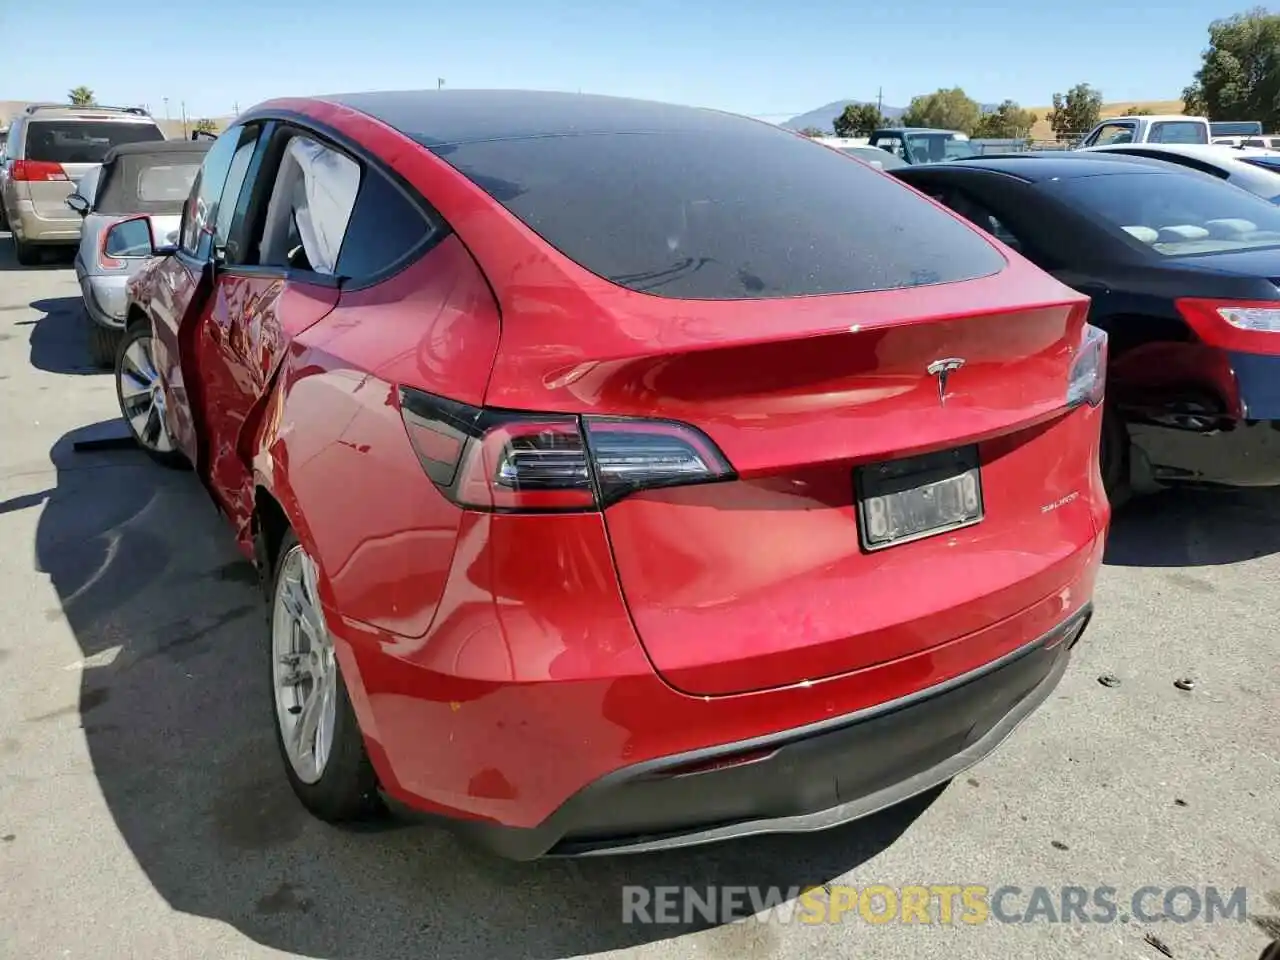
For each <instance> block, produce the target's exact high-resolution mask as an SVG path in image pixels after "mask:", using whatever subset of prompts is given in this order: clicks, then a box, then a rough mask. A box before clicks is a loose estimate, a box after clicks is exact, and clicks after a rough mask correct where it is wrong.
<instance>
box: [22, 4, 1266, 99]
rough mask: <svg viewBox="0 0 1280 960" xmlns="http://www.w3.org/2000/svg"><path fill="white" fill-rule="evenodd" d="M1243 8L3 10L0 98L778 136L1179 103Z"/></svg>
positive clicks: (878, 6)
mask: <svg viewBox="0 0 1280 960" xmlns="http://www.w3.org/2000/svg"><path fill="white" fill-rule="evenodd" d="M1249 5H1250V3H1249V0H1236V2H1229V0H1171V2H1169V3H1164V4H1152V3H1150V2H1143V3H1138V2H1136V0H1070V2H1068V3H1062V4H1059V3H1050V2H1048V0H1022V2H1012V0H980V2H970V3H968V4H963V5H961V4H957V5H955V6H953V7H951V9H952V10H954V11H955V12H947V7H946V6H944V5H943V3H941V2H940V0H883V2H863V3H859V2H850V0H771V2H766V0H739V2H732V3H731V2H729V0H683V2H681V0H544V2H541V3H529V2H519V0H460V2H459V0H454V2H448V3H441V2H435V3H433V2H430V0H426V2H416V3H409V2H394V0H355V2H353V0H342V2H338V0H312V2H310V3H306V4H303V3H301V2H297V0H295V2H293V3H290V2H289V0H209V2H196V3H175V4H172V5H170V4H164V3H161V4H139V3H131V2H126V3H125V4H123V5H116V6H112V5H111V4H106V5H104V4H103V3H102V0H93V2H90V0H50V2H46V3H39V2H34V3H33V2H25V3H24V2H21V0H0V37H4V38H5V39H4V44H3V54H0V100H36V99H50V100H61V99H63V98H64V97H65V96H66V92H67V90H68V89H70V88H71V87H74V86H77V85H79V84H85V85H86V86H89V87H91V88H92V89H93V90H94V92H95V93H96V95H97V97H98V100H99V101H100V102H103V103H121V104H135V103H148V104H150V105H151V108H152V110H153V112H155V113H157V114H161V113H162V112H163V110H164V98H165V97H168V98H169V110H170V112H171V114H172V116H174V117H175V118H176V117H177V116H178V115H179V104H180V103H181V102H183V101H185V103H186V109H187V113H188V115H189V116H193V117H200V116H221V115H225V114H229V113H231V112H232V108H233V105H235V104H237V103H238V104H239V106H240V109H242V110H243V109H247V108H248V107H249V106H251V105H252V104H254V103H256V102H258V101H260V100H264V99H267V98H269V97H273V96H280V95H288V94H315V93H338V92H347V91H355V90H373V89H398V88H415V89H416V88H423V87H434V86H435V85H436V79H437V78H438V77H442V78H444V79H445V83H446V86H449V87H523V88H534V89H548V90H578V89H581V90H583V91H584V92H593V93H606V94H617V95H624V96H636V97H645V98H651V99H659V100H669V101H672V102H676V103H688V104H697V105H702V106H710V107H718V108H721V109H725V110H732V111H735V112H739V113H746V114H751V115H754V116H760V117H763V118H765V119H770V120H775V121H779V122H780V121H782V120H785V119H787V118H788V117H790V116H792V115H794V114H796V113H800V112H804V111H807V110H811V109H814V108H815V107H819V106H822V105H823V104H826V103H828V102H830V101H832V100H838V99H844V98H857V99H869V100H874V99H875V96H876V92H877V89H879V88H881V87H883V89H884V102H885V103H887V104H892V105H894V106H905V105H906V103H907V102H908V101H909V100H910V98H911V97H912V96H913V95H915V94H919V93H925V92H929V91H932V90H934V89H937V88H938V87H940V86H952V85H956V84H958V85H960V86H962V87H964V89H965V90H966V92H967V93H968V94H969V95H970V96H971V97H973V98H974V99H977V100H979V101H982V102H989V101H998V100H1002V99H1004V98H1005V97H1011V98H1013V99H1015V100H1018V101H1020V102H1021V103H1022V104H1024V105H1027V106H1031V105H1035V104H1046V103H1048V102H1049V101H1050V99H1051V96H1052V94H1053V92H1054V91H1055V90H1065V89H1066V88H1067V87H1069V86H1071V85H1072V84H1074V83H1076V82H1078V81H1082V80H1083V81H1088V82H1089V83H1092V84H1093V85H1094V86H1095V87H1098V88H1099V89H1101V90H1102V92H1103V94H1104V96H1105V98H1106V100H1107V101H1108V102H1111V101H1117V100H1138V99H1164V98H1173V97H1177V96H1178V94H1179V93H1180V92H1181V90H1182V88H1183V87H1184V86H1185V85H1186V84H1187V83H1188V82H1189V81H1190V79H1191V75H1192V73H1193V72H1194V71H1195V69H1196V68H1197V66H1198V63H1199V56H1200V52H1201V50H1202V49H1203V48H1204V46H1205V44H1206V42H1207V38H1208V34H1207V27H1208V24H1209V21H1211V20H1212V19H1214V18H1216V17H1221V16H1226V15H1229V14H1231V13H1234V12H1236V11H1238V10H1241V9H1244V8H1246V7H1248V6H1249Z"/></svg>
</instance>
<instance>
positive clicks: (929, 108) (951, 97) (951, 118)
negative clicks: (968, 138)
mask: <svg viewBox="0 0 1280 960" xmlns="http://www.w3.org/2000/svg"><path fill="white" fill-rule="evenodd" d="M981 116H982V108H981V107H979V106H978V103H977V101H975V100H970V99H969V97H968V96H967V95H966V94H965V92H964V91H963V90H962V89H960V88H959V87H952V88H951V89H950V90H943V89H939V90H936V91H934V92H933V93H926V94H924V95H922V96H919V97H912V98H911V105H910V106H909V107H907V109H906V112H905V113H903V114H902V125H903V126H905V127H940V128H941V129H944V130H959V131H960V132H961V133H973V131H974V129H975V128H976V127H977V126H978V120H979V118H980V117H981Z"/></svg>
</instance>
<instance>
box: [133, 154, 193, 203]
mask: <svg viewBox="0 0 1280 960" xmlns="http://www.w3.org/2000/svg"><path fill="white" fill-rule="evenodd" d="M199 172H200V164H199V163H198V162H197V163H172V164H163V165H161V164H156V165H155V166H154V167H144V168H143V169H142V170H140V171H138V199H139V200H142V201H144V202H147V203H166V202H172V203H177V204H181V203H182V202H183V201H184V200H186V199H187V195H188V194H190V193H191V184H193V183H195V180H196V174H197V173H199Z"/></svg>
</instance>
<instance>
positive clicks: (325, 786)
mask: <svg viewBox="0 0 1280 960" xmlns="http://www.w3.org/2000/svg"><path fill="white" fill-rule="evenodd" d="M317 582H318V571H317V569H316V564H315V561H314V560H313V559H312V558H311V557H310V556H309V555H308V554H307V552H306V551H305V550H304V549H303V548H302V545H301V544H300V543H299V542H298V538H297V537H296V536H295V535H294V534H293V532H292V531H290V532H288V533H287V534H286V535H285V537H284V542H283V543H282V544H281V545H280V550H279V558H278V559H277V561H276V565H275V577H274V586H273V589H272V591H271V597H272V599H271V624H270V626H271V644H270V653H271V663H270V677H271V694H272V696H271V706H272V713H273V714H274V718H275V720H274V726H275V730H276V741H277V744H278V745H279V747H280V754H281V756H282V757H283V758H284V766H285V773H286V774H287V775H288V777H289V783H290V785H291V786H292V787H293V792H294V794H296V795H297V797H298V799H299V800H300V801H302V805H303V806H305V807H306V808H307V809H308V810H310V811H311V812H312V813H313V814H314V815H315V816H317V817H319V818H320V819H321V820H326V821H328V822H330V823H342V822H345V821H350V820H358V819H363V818H365V817H368V816H370V815H373V814H377V813H381V812H382V811H383V810H384V809H385V807H384V806H383V804H382V800H381V798H380V797H379V796H378V781H377V777H376V776H375V774H374V772H373V766H372V764H370V762H369V755H368V753H367V752H366V751H365V746H364V737H363V736H362V735H361V733H360V727H359V725H358V723H357V722H356V716H355V711H354V710H352V708H351V698H350V696H349V695H348V694H347V687H346V684H345V683H343V681H342V674H341V672H340V671H339V669H338V660H337V657H336V656H335V652H334V645H333V637H332V636H331V635H330V633H329V630H328V627H327V626H326V625H325V618H324V613H323V611H322V609H321V606H320V598H319V590H318V588H317Z"/></svg>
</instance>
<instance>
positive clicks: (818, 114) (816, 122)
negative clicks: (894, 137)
mask: <svg viewBox="0 0 1280 960" xmlns="http://www.w3.org/2000/svg"><path fill="white" fill-rule="evenodd" d="M867 102H868V101H866V100H833V101H832V102H831V103H828V104H827V105H826V106H825V107H818V109H816V110H810V111H809V112H808V113H802V114H800V115H799V116H798V117H792V118H791V119H790V120H788V121H786V122H785V123H783V124H781V126H784V127H786V128H787V129H788V130H807V129H808V128H810V127H812V128H814V129H815V130H822V131H825V132H826V133H830V132H831V124H832V123H833V122H834V121H835V119H836V117H838V116H840V114H842V113H844V108H845V107H848V106H855V107H856V106H858V105H859V104H863V103H867ZM871 105H872V106H875V103H874V102H872V104H871ZM905 109H906V108H905V107H891V106H889V105H888V104H887V103H886V104H884V105H882V106H881V107H880V112H881V113H882V114H883V115H884V116H885V117H888V118H889V119H890V120H898V119H900V118H901V117H902V112H903V110H905Z"/></svg>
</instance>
